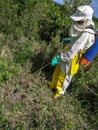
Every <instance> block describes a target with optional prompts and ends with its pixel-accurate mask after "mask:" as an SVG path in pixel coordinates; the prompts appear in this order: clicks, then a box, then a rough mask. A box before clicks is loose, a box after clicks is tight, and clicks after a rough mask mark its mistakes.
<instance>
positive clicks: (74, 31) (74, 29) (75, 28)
mask: <svg viewBox="0 0 98 130" xmlns="http://www.w3.org/2000/svg"><path fill="white" fill-rule="evenodd" d="M82 31H83V25H79V24H77V23H74V24H73V25H72V26H71V28H70V36H71V37H78V36H79V35H80V34H81V32H82Z"/></svg>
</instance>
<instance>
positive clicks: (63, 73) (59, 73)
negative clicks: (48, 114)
mask: <svg viewBox="0 0 98 130" xmlns="http://www.w3.org/2000/svg"><path fill="white" fill-rule="evenodd" d="M92 17H93V9H92V8H91V7H90V6H89V5H84V6H79V7H78V8H77V10H76V13H75V14H73V15H71V19H72V20H73V21H74V23H73V24H72V25H71V27H70V30H69V34H70V36H71V37H72V38H73V41H72V44H71V45H72V46H71V47H70V49H69V50H67V51H65V52H64V53H61V54H60V55H57V56H56V57H54V58H53V59H52V61H51V65H56V68H55V70H54V73H53V76H52V81H51V82H49V87H50V88H52V89H56V92H55V95H54V98H55V99H56V98H58V97H59V96H60V95H64V93H65V92H66V89H67V88H68V86H69V84H70V82H71V80H72V77H73V75H74V74H76V73H77V72H78V69H79V66H80V59H81V56H82V55H83V54H84V53H85V51H86V50H87V49H88V48H89V47H90V46H91V45H92V44H93V43H94V41H95V31H94V22H93V21H92Z"/></svg>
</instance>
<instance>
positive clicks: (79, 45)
mask: <svg viewBox="0 0 98 130" xmlns="http://www.w3.org/2000/svg"><path fill="white" fill-rule="evenodd" d="M87 40H88V33H83V34H82V35H81V36H80V37H79V38H78V39H76V40H75V42H74V44H73V45H72V47H71V49H70V50H68V51H67V52H64V53H61V60H62V61H65V62H67V61H70V60H71V59H72V58H73V57H74V56H75V55H76V54H77V53H78V52H79V51H80V50H83V49H84V48H85V46H86V44H87Z"/></svg>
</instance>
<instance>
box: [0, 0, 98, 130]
mask: <svg viewBox="0 0 98 130" xmlns="http://www.w3.org/2000/svg"><path fill="white" fill-rule="evenodd" d="M64 1H65V4H64V5H59V4H57V3H54V2H53V1H52V0H43V1H40V0H1V1H0V130H97V129H98V56H96V58H95V59H94V60H93V62H92V63H91V64H90V65H89V66H88V67H86V68H85V67H84V66H81V68H80V71H79V73H78V74H76V75H75V76H74V78H73V80H72V83H71V85H70V87H69V88H68V91H67V93H66V94H65V95H64V96H63V97H60V98H59V99H58V100H54V99H53V92H52V91H51V90H50V88H48V85H47V80H50V79H51V76H52V72H53V70H54V68H55V67H52V66H51V65H50V64H49V63H50V61H51V59H52V57H53V56H54V55H56V54H59V53H60V52H62V51H63V44H62V39H63V38H64V37H68V30H69V27H70V25H71V22H72V21H71V19H70V15H71V14H72V13H73V12H74V11H75V9H76V7H77V6H79V5H83V4H89V3H90V0H84V1H82V0H80V1H78V0H71V1H69V0H64ZM94 21H95V24H96V27H97V28H98V18H94Z"/></svg>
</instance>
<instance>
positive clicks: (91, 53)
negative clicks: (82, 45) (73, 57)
mask: <svg viewBox="0 0 98 130" xmlns="http://www.w3.org/2000/svg"><path fill="white" fill-rule="evenodd" d="M97 54H98V34H96V39H95V42H94V44H93V45H92V46H91V47H90V48H89V49H88V50H87V51H86V52H85V54H84V55H83V56H82V58H81V61H80V62H81V63H82V64H83V65H85V66H88V65H89V64H90V62H91V61H92V60H93V59H94V58H95V56H96V55H97Z"/></svg>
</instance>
